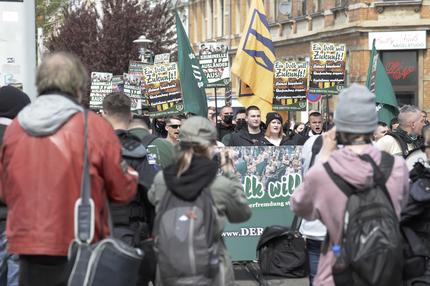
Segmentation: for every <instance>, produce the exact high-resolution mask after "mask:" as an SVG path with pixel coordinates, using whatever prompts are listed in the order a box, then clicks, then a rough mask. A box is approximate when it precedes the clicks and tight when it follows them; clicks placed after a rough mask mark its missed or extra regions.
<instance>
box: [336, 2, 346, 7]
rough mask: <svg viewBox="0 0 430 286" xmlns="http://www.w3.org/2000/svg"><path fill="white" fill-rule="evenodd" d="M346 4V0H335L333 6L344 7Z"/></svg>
mask: <svg viewBox="0 0 430 286" xmlns="http://www.w3.org/2000/svg"><path fill="white" fill-rule="evenodd" d="M347 5H348V0H336V2H335V7H346V6H347Z"/></svg>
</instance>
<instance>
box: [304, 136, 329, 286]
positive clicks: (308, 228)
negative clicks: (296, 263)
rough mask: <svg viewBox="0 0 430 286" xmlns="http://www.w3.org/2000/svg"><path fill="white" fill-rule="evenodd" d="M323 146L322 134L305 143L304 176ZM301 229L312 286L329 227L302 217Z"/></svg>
mask: <svg viewBox="0 0 430 286" xmlns="http://www.w3.org/2000/svg"><path fill="white" fill-rule="evenodd" d="M321 147H322V137H321V135H316V136H312V137H311V138H309V139H308V140H306V142H305V143H304V145H303V149H302V152H301V161H302V177H305V175H306V174H307V172H308V171H309V169H310V168H311V167H312V166H313V165H314V163H315V159H316V157H317V156H318V153H319V152H320V150H321ZM299 231H300V233H301V234H302V235H303V237H304V238H305V239H306V252H307V254H308V264H309V285H310V286H312V285H313V281H314V278H315V275H316V274H317V270H318V264H319V259H320V252H321V247H322V244H323V241H324V239H325V236H326V234H327V229H326V227H325V226H324V225H323V224H322V223H321V221H319V220H312V221H308V220H306V219H302V223H301V224H300V229H299Z"/></svg>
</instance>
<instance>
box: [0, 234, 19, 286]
mask: <svg viewBox="0 0 430 286" xmlns="http://www.w3.org/2000/svg"><path fill="white" fill-rule="evenodd" d="M6 246H7V241H6V232H3V233H2V234H0V285H5V286H18V278H19V258H18V255H16V254H9V253H7V250H6Z"/></svg>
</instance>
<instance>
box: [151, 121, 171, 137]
mask: <svg viewBox="0 0 430 286" xmlns="http://www.w3.org/2000/svg"><path fill="white" fill-rule="evenodd" d="M152 133H153V134H154V135H155V136H157V137H160V138H167V130H166V120H165V118H164V117H156V118H154V119H153V120H152Z"/></svg>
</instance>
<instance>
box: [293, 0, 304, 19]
mask: <svg viewBox="0 0 430 286" xmlns="http://www.w3.org/2000/svg"><path fill="white" fill-rule="evenodd" d="M294 4H295V5H294V6H293V9H295V10H296V11H297V16H305V15H306V14H307V13H306V4H307V0H296V1H295V3H294Z"/></svg>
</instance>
